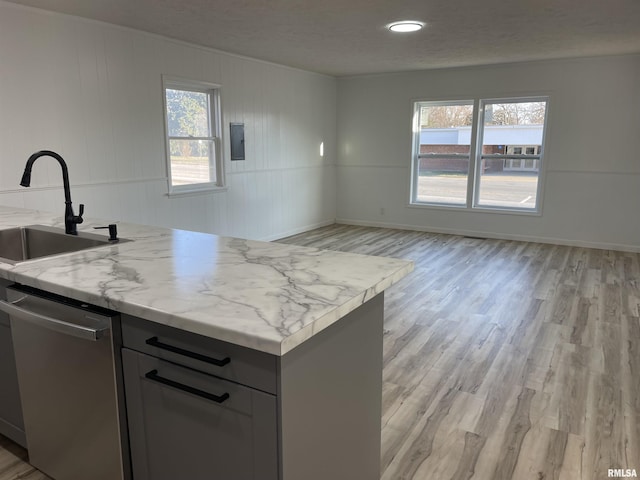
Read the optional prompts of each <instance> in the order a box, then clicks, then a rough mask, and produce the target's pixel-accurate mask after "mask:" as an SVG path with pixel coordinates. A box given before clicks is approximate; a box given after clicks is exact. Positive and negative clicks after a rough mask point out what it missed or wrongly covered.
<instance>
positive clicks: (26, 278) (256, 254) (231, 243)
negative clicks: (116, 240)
mask: <svg viewBox="0 0 640 480" xmlns="http://www.w3.org/2000/svg"><path fill="white" fill-rule="evenodd" d="M32 224H41V225H49V226H56V227H61V228H63V229H64V222H63V220H62V217H61V216H60V215H58V216H56V215H54V214H50V213H46V212H40V211H34V210H24V209H18V208H13V207H3V206H0V229H4V228H11V227H16V226H24V225H32ZM106 224H107V222H105V221H98V220H85V223H83V224H81V225H79V226H78V230H79V231H91V232H92V233H96V232H106V231H105V230H97V231H96V230H93V227H94V226H98V225H100V226H101V225H106ZM118 235H119V236H120V237H122V238H127V239H131V240H134V241H132V242H126V243H120V244H115V245H109V246H105V247H99V248H93V249H89V250H83V251H80V252H76V253H70V254H64V255H58V256H55V257H49V258H42V259H36V260H30V261H27V262H22V263H19V264H16V265H11V264H7V263H2V262H0V277H2V278H5V279H7V280H10V281H14V282H18V283H22V284H25V285H29V286H32V287H36V288H40V289H43V290H47V291H49V292H53V293H57V294H59V295H64V296H67V297H71V298H75V299H78V300H81V301H85V302H88V303H93V304H95V305H100V306H102V307H106V308H110V309H113V310H117V311H119V312H122V313H127V314H130V315H134V316H138V317H141V318H144V319H147V320H151V321H154V322H157V323H161V324H164V325H169V326H172V327H176V328H180V329H183V330H186V331H190V332H193V333H198V334H201V335H205V336H208V337H212V338H216V339H219V340H224V341H227V342H230V343H234V344H237V345H242V346H245V347H249V348H253V349H256V350H260V351H263V352H267V353H271V354H274V355H284V354H285V353H287V352H288V351H290V350H292V349H293V348H295V347H296V346H298V345H300V344H301V343H303V342H304V341H305V340H307V339H308V338H310V337H312V336H313V335H315V334H316V333H318V332H320V331H321V330H323V329H324V328H326V327H328V326H329V325H331V324H332V323H334V322H336V321H337V320H339V319H340V318H342V317H343V316H345V315H346V314H347V313H349V312H351V311H353V310H355V309H356V308H357V307H358V306H360V305H361V304H363V303H364V302H366V301H367V300H369V299H370V298H372V297H374V296H375V295H377V294H378V293H380V292H382V291H383V290H385V289H386V288H388V287H389V286H391V285H392V284H394V283H395V282H397V281H398V280H400V279H401V278H402V277H404V276H405V275H407V274H408V273H409V272H411V271H412V270H413V263H412V262H410V261H406V260H398V259H393V258H384V257H371V256H365V255H356V254H351V253H343V252H334V251H328V250H319V249H315V248H308V247H297V246H293V245H284V244H278V243H273V242H259V241H252V240H243V239H238V238H230V237H221V236H217V235H211V234H205V233H197V232H190V231H185V230H174V229H165V228H159V227H150V226H143V225H134V224H128V223H121V222H118ZM105 236H107V235H106V233H105Z"/></svg>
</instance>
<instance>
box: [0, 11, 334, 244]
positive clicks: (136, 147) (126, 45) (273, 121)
mask: <svg viewBox="0 0 640 480" xmlns="http://www.w3.org/2000/svg"><path fill="white" fill-rule="evenodd" d="M162 75H170V76H177V77H184V78H191V79H194V80H200V81H205V82H211V83H216V84H220V85H221V86H222V101H221V103H222V122H223V124H222V132H223V141H224V151H223V157H224V162H225V169H226V174H227V189H226V190H225V191H222V192H216V193H208V194H200V195H192V196H183V197H171V198H169V197H167V195H166V193H167V180H166V166H165V158H164V156H165V151H164V150H165V147H164V125H163V112H162V108H163V107H162ZM299 95H302V96H304V97H305V98H302V99H298V98H297V96H299ZM293 99H295V100H293ZM298 100H299V101H298ZM335 118H336V80H335V79H334V78H332V77H327V76H322V75H318V74H314V73H311V72H305V71H301V70H296V69H292V68H288V67H283V66H279V65H274V64H270V63H267V62H262V61H259V60H251V59H247V58H242V57H238V56H234V55H230V54H226V53H223V52H219V51H215V50H211V49H206V48H203V47H199V46H196V45H189V44H186V43H183V42H177V41H173V40H171V39H167V38H164V37H160V36H156V35H150V34H146V33H143V32H138V31H134V30H131V29H125V28H120V27H116V26H111V25H108V24H104V23H98V22H93V21H88V20H85V19H80V18H77V17H71V16H65V15H59V14H53V13H49V12H45V11H41V10H37V9H32V8H28V7H23V6H18V5H14V4H10V3H6V2H3V1H2V0H0V142H1V144H2V148H1V149H0V204H5V205H15V206H24V207H27V208H35V209H41V210H48V211H53V212H56V211H60V214H62V212H63V207H64V198H63V194H62V188H61V186H62V180H61V175H60V168H59V166H58V165H57V162H55V161H54V160H53V159H46V158H42V159H41V160H39V161H38V164H37V165H36V167H35V168H34V172H33V181H32V185H33V187H32V188H30V189H23V188H21V187H20V186H19V185H18V183H19V181H20V175H21V173H22V169H23V168H24V163H25V162H26V159H27V158H28V156H29V155H30V154H31V153H33V152H34V151H36V150H40V149H44V148H46V149H51V150H54V151H57V152H59V153H60V154H61V155H62V156H63V157H65V159H66V160H67V162H68V164H69V173H70V179H71V185H72V197H73V202H74V204H76V205H77V204H79V203H85V204H86V211H87V215H91V216H97V217H102V218H105V219H107V220H109V219H111V220H123V221H132V222H137V223H144V224H152V225H160V226H167V227H175V228H186V229H191V230H199V231H205V232H213V233H219V234H223V235H233V236H240V237H250V238H258V239H274V238H278V237H281V236H283V235H286V234H289V233H291V232H299V231H303V230H306V229H309V228H312V227H314V226H317V225H322V224H327V223H331V222H333V221H334V219H335V195H334V191H335V187H334V185H332V184H331V183H327V181H326V179H327V177H328V176H330V175H331V174H333V172H334V158H335V155H333V152H330V158H331V160H330V161H327V162H326V163H322V164H321V163H319V162H318V161H317V160H318V159H317V155H316V154H315V151H316V145H315V143H316V141H317V140H316V138H317V137H323V136H326V137H331V136H332V135H334V134H333V133H332V131H333V130H334V129H335V127H334V123H335ZM229 122H243V123H244V124H245V129H246V142H247V151H246V160H245V161H239V162H231V161H230V159H229V144H228V141H229V138H228V136H229V132H228V125H229ZM309 129H312V130H314V131H313V132H310V131H308V130H309ZM329 172H331V173H329ZM324 189H326V192H325V194H323V195H317V194H315V193H314V194H313V202H314V203H315V204H314V205H311V204H310V203H311V199H310V197H309V195H311V193H310V192H316V193H317V192H318V191H324Z"/></svg>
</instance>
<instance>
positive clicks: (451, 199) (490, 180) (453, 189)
mask: <svg viewBox="0 0 640 480" xmlns="http://www.w3.org/2000/svg"><path fill="white" fill-rule="evenodd" d="M537 188H538V175H537V173H529V172H523V173H517V172H502V173H490V174H485V175H482V177H480V196H479V199H480V201H479V205H478V206H491V207H511V208H530V209H534V208H535V205H536V192H537ZM466 196H467V176H466V175H461V174H447V173H444V174H440V175H421V176H420V177H419V178H418V195H417V200H418V201H419V202H428V203H446V204H451V203H453V204H457V205H464V204H465V203H466Z"/></svg>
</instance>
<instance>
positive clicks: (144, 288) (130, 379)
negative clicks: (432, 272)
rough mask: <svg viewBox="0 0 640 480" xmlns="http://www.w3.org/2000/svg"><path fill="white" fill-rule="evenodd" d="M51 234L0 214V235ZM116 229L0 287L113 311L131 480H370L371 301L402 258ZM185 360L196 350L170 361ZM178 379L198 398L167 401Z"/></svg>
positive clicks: (376, 364)
mask: <svg viewBox="0 0 640 480" xmlns="http://www.w3.org/2000/svg"><path fill="white" fill-rule="evenodd" d="M61 222H62V219H61V218H60V217H56V216H54V215H51V214H48V213H43V212H37V211H30V210H22V209H16V208H10V207H0V229H5V228H12V227H17V226H25V225H32V224H40V225H49V226H60V224H61ZM103 225H105V223H102V222H95V221H90V220H89V221H85V223H84V224H82V225H80V226H79V227H78V230H79V231H92V232H93V227H94V226H103ZM118 228H119V235H120V236H121V237H123V238H126V239H129V240H132V241H130V242H127V243H115V244H112V245H107V246H102V247H98V248H91V249H87V250H83V251H79V252H76V253H70V254H64V255H58V256H55V257H48V258H42V259H37V260H31V261H26V262H22V263H18V264H16V265H11V264H5V263H0V277H1V278H3V279H5V280H7V281H9V282H15V283H18V284H21V285H25V286H28V287H34V288H37V289H40V290H42V291H45V292H49V293H52V294H55V295H60V296H63V297H66V298H71V299H74V300H76V301H80V302H87V303H90V304H93V305H96V306H98V307H102V308H106V309H110V310H113V311H115V312H119V313H120V314H121V316H122V338H121V339H120V338H117V335H116V333H117V334H119V332H120V329H119V328H114V345H116V348H117V349H118V355H120V351H121V352H122V353H121V355H122V362H123V364H124V367H123V370H124V373H123V378H124V388H123V385H119V387H118V388H120V389H124V390H126V395H127V398H126V410H127V416H128V424H127V425H128V437H129V438H128V439H127V442H125V443H128V441H130V445H131V448H130V451H131V462H130V463H131V465H132V466H133V478H134V480H144V479H149V480H151V479H153V480H159V479H163V478H172V477H171V476H172V475H175V470H174V471H172V469H174V468H178V469H179V470H178V471H179V472H181V473H182V474H187V476H186V477H185V478H192V479H196V480H197V479H199V478H205V476H206V474H205V473H204V472H206V471H207V470H208V469H215V468H217V466H218V465H222V466H221V467H220V468H222V469H223V471H222V473H221V474H222V476H221V477H220V478H228V479H230V480H232V479H238V480H240V479H242V480H245V479H255V480H257V479H260V480H271V479H273V480H300V479H305V480H316V479H326V478H332V479H334V480H340V479H344V480H360V479H361V480H369V479H370V480H374V479H377V478H379V452H380V408H381V406H380V403H381V368H382V330H383V329H382V322H383V291H384V290H385V289H386V288H388V287H389V286H391V285H392V284H394V283H395V282H397V281H398V280H400V279H401V278H402V277H404V276H405V275H407V274H408V273H409V272H410V271H411V270H412V268H413V265H412V263H411V262H408V261H404V260H398V259H391V258H380V257H369V256H362V255H355V254H347V253H342V252H332V251H323V250H318V249H312V248H306V247H296V246H291V245H283V244H277V243H270V242H259V241H251V240H243V239H237V238H228V237H220V236H216V235H210V234H204V233H197V232H188V231H182V230H172V229H164V228H158V227H148V226H139V225H132V224H126V223H121V224H118ZM0 256H1V254H0ZM165 344H171V345H172V346H171V347H170V348H171V349H172V350H165V349H164V345H165ZM187 350H190V351H191V350H193V351H195V352H196V353H195V355H193V352H192V356H191V357H189V358H182V354H183V353H185V352H186V351H187ZM205 356H211V357H216V359H217V360H216V361H217V362H218V363H217V364H216V363H215V362H213V364H212V362H211V361H205V360H203V357H205ZM181 358H182V360H180V359H181ZM119 360H120V359H118V361H116V366H117V365H119V364H120V361H119ZM178 364H179V365H178ZM116 368H117V367H116ZM163 371H164V372H169V373H165V376H169V377H171V380H166V378H164V377H162V376H161V374H162V373H163ZM154 372H155V373H154ZM158 372H160V373H158ZM158 379H160V382H161V383H158ZM178 381H180V382H183V381H185V382H186V381H190V382H191V383H193V384H194V385H197V386H198V388H192V387H191V391H189V390H187V391H180V392H179V395H180V397H178V396H175V395H177V394H175V393H174V392H173V387H174V386H175V385H178V384H179V385H181V383H178ZM162 382H164V383H162ZM211 386H212V388H209V387H211ZM212 390H215V392H216V395H214V394H213V393H212ZM203 392H204V393H203ZM221 392H224V395H220V394H221ZM201 393H203V395H204V397H203V395H200V394H201ZM172 395H174V396H173V397H172ZM207 396H208V397H207ZM201 397H203V398H201ZM180 402H182V403H180ZM121 403H122V402H121ZM209 404H212V405H214V407H208V405H209ZM172 406H173V407H174V408H175V410H174V411H167V409H169V408H171V407H172ZM121 408H123V409H124V408H125V406H121ZM211 408H215V409H217V410H211ZM200 411H201V412H202V416H201V417H194V418H186V417H189V416H190V415H195V414H196V413H197V412H200ZM212 411H213V413H212ZM217 411H220V412H223V411H224V412H225V413H224V414H222V416H221V415H219V414H217V413H216V412H217ZM150 412H153V413H154V414H155V415H157V416H156V417H155V418H151V417H149V415H150V414H151V413H150ZM158 416H159V417H162V418H158ZM199 418H201V419H202V421H199V420H198V419H199ZM164 420H166V422H164ZM189 422H191V423H189ZM158 425H161V426H158ZM216 428H217V429H219V430H222V431H223V432H222V433H223V434H224V435H222V436H221V434H220V432H219V431H217V432H215V431H214V430H216ZM123 435H124V434H123ZM124 436H126V435H124ZM150 436H151V437H150ZM27 437H28V432H27ZM185 437H186V438H185ZM158 439H160V440H158ZM27 443H28V441H27ZM181 446H183V447H184V448H181ZM124 463H125V466H124V471H125V473H124V478H127V477H128V475H129V472H127V469H128V463H129V461H128V459H127V458H126V455H125V461H124ZM185 468H186V469H190V470H188V471H185ZM234 469H237V470H234ZM236 472H237V473H236ZM174 478H175V477H174ZM216 478H217V477H216ZM56 480H65V479H63V478H60V479H56Z"/></svg>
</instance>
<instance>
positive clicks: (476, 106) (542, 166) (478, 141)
mask: <svg viewBox="0 0 640 480" xmlns="http://www.w3.org/2000/svg"><path fill="white" fill-rule="evenodd" d="M471 102H472V103H473V122H472V126H471V140H470V141H471V148H470V153H469V173H468V176H467V180H468V183H467V201H466V204H464V205H461V204H454V203H441V202H425V201H420V200H418V199H417V196H418V177H419V175H418V170H419V165H420V158H425V157H429V156H430V155H428V154H427V155H425V154H420V108H421V107H422V106H423V105H425V104H429V105H434V106H438V105H456V104H458V105H468V104H469V103H471ZM528 102H545V103H546V110H545V117H544V125H543V127H542V128H543V130H542V142H541V145H540V147H539V152H538V153H536V154H534V155H532V154H521V155H514V154H509V155H507V154H483V153H482V146H483V143H484V140H483V138H484V114H485V108H484V107H485V105H486V104H489V103H528ZM549 103H550V97H549V96H548V95H538V96H518V97H508V98H503V97H496V98H476V99H474V100H470V99H464V100H460V99H453V100H415V101H414V102H413V122H412V127H413V148H412V159H411V162H412V165H411V184H410V199H409V206H411V207H418V208H435V209H438V208H443V209H453V210H468V211H479V212H496V213H512V214H520V215H538V216H539V215H540V214H541V212H542V200H543V199H542V193H543V185H544V178H545V171H546V162H545V161H544V152H545V138H546V136H547V125H548V121H549ZM438 156H439V157H440V156H442V157H451V158H456V157H457V158H460V157H466V155H463V154H442V155H440V154H438ZM495 158H503V159H506V158H523V159H534V160H538V161H539V169H538V183H537V189H536V206H535V208H533V209H532V208H518V207H508V206H489V205H480V204H479V196H480V179H481V175H479V174H478V172H479V171H480V168H481V165H482V160H483V159H495Z"/></svg>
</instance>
